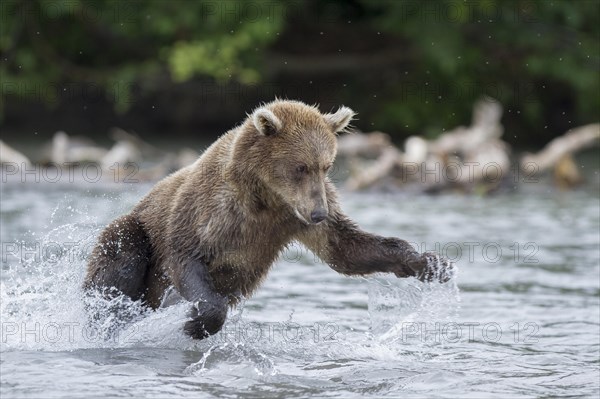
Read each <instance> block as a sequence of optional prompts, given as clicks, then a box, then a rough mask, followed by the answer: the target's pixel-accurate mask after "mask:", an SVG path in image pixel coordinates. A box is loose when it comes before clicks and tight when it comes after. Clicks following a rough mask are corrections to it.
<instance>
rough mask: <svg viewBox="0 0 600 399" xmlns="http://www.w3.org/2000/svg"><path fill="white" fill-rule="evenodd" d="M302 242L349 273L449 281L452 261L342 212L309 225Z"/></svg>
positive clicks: (325, 259)
mask: <svg viewBox="0 0 600 399" xmlns="http://www.w3.org/2000/svg"><path fill="white" fill-rule="evenodd" d="M299 239H300V241H301V242H302V243H303V244H304V245H306V246H307V247H308V248H309V249H310V250H311V251H313V252H314V253H315V254H316V255H317V256H319V257H320V258H321V259H322V260H324V261H325V262H327V263H328V264H329V266H330V267H331V268H332V269H334V270H335V271H337V272H339V273H342V274H346V275H367V274H371V273H378V272H384V273H394V274H395V275H396V276H398V277H411V276H415V277H417V278H418V279H420V280H428V281H429V280H434V279H435V280H439V281H441V282H446V281H448V280H449V279H450V277H451V275H452V270H453V266H452V264H451V263H450V262H449V261H447V260H445V259H443V258H440V257H438V256H437V255H435V254H432V253H428V252H426V253H423V254H420V253H419V252H417V251H416V250H415V249H414V248H413V247H412V246H411V245H410V244H409V243H408V242H406V241H404V240H401V239H399V238H396V237H381V236H378V235H375V234H370V233H367V232H365V231H362V230H361V229H359V228H358V226H357V225H356V224H355V223H354V222H352V221H351V220H350V219H349V218H347V217H346V216H345V215H343V214H342V213H341V212H339V211H334V212H331V213H330V215H329V217H328V218H327V220H326V221H325V222H324V223H321V224H320V225H318V226H315V227H311V228H308V229H307V230H306V231H305V232H303V234H302V235H301V236H300V237H299Z"/></svg>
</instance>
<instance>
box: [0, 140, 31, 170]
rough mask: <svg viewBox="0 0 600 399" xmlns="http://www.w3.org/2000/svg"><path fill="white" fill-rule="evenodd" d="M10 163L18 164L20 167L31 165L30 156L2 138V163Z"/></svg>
mask: <svg viewBox="0 0 600 399" xmlns="http://www.w3.org/2000/svg"><path fill="white" fill-rule="evenodd" d="M8 163H10V164H15V165H18V167H21V166H23V165H25V166H26V167H28V166H30V165H31V161H30V160H29V158H27V157H26V156H25V155H23V154H21V153H20V152H19V151H17V150H15V149H14V148H12V147H11V146H9V145H8V144H6V143H5V142H3V141H2V140H0V164H8Z"/></svg>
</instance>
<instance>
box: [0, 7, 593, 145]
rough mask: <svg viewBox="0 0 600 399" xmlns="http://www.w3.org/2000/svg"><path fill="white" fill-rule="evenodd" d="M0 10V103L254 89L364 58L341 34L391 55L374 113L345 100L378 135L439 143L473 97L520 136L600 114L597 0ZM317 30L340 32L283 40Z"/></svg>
mask: <svg viewBox="0 0 600 399" xmlns="http://www.w3.org/2000/svg"><path fill="white" fill-rule="evenodd" d="M323 10H327V11H329V13H328V14H327V13H325V14H326V15H323ZM332 10H333V12H331V11H332ZM0 12H1V16H0V74H1V76H0V78H1V81H2V96H1V99H2V101H6V100H7V99H8V98H14V97H19V96H20V97H35V96H38V97H39V98H34V100H41V101H45V102H47V103H48V104H49V105H55V104H58V103H59V100H60V96H59V95H58V93H57V92H58V90H53V89H52V88H54V89H56V88H60V87H62V85H65V84H71V83H73V82H80V83H93V84H94V85H97V86H98V87H101V88H102V89H103V90H104V92H105V93H106V96H107V98H108V99H109V100H110V101H112V102H113V103H114V105H115V108H116V109H117V110H118V111H121V112H125V111H127V110H128V108H129V105H130V104H131V102H132V96H133V95H134V93H133V89H134V88H135V89H136V90H138V89H139V90H140V92H141V93H144V92H145V90H154V91H157V92H160V91H161V90H164V89H165V88H166V87H168V86H170V85H173V84H179V83H184V82H186V81H189V80H191V79H195V78H198V77H210V78H213V79H214V80H215V81H216V82H217V83H219V84H226V83H227V82H230V81H234V82H239V83H241V84H256V83H260V81H265V80H267V79H277V76H275V77H274V76H268V75H267V74H268V73H269V72H268V71H270V70H271V69H269V68H266V66H267V65H266V62H265V55H266V54H268V52H269V51H271V49H276V51H278V52H280V53H284V54H285V53H289V54H295V55H298V54H300V55H302V54H310V55H311V57H319V56H320V55H324V54H329V55H330V53H332V52H333V51H334V50H331V49H335V51H336V52H337V51H338V48H341V47H344V48H348V49H349V50H348V51H349V52H350V51H352V48H353V46H354V47H355V48H359V47H361V46H363V47H364V44H361V43H360V40H356V43H353V42H351V41H348V40H347V38H346V37H345V36H344V33H343V32H348V29H349V27H350V26H351V27H352V29H356V30H360V33H359V34H358V37H359V39H360V38H361V34H364V36H365V37H366V36H367V34H369V35H371V36H369V37H372V35H374V34H375V33H376V32H379V33H380V34H381V35H382V36H381V37H385V38H386V40H387V42H388V43H392V45H391V47H392V48H394V49H395V51H397V52H400V53H401V56H402V59H401V62H398V63H397V64H396V65H393V64H392V69H391V70H390V66H389V65H388V66H385V67H378V68H379V69H374V70H372V71H369V72H367V74H366V75H369V74H370V75H373V76H377V77H381V79H385V84H383V85H380V86H379V87H377V88H376V90H375V91H376V93H367V94H376V97H377V100H376V102H377V105H376V106H374V105H372V103H373V101H370V100H369V99H370V98H371V96H365V91H366V90H370V87H369V83H368V76H367V77H365V76H364V75H365V74H362V75H361V73H362V72H358V73H356V74H354V75H351V76H353V77H356V79H353V81H351V82H348V83H349V84H348V87H347V88H346V89H345V90H344V93H345V95H347V96H348V97H349V98H345V99H342V100H346V101H348V102H350V103H353V104H355V105H356V106H359V107H362V108H361V110H362V111H363V115H364V116H367V117H368V118H369V122H372V124H373V125H375V126H377V127H378V128H380V129H384V130H389V131H391V132H403V131H404V132H409V131H410V132H415V131H417V132H423V133H427V134H429V135H437V134H439V133H440V132H441V131H443V130H444V129H448V128H452V127H454V126H456V125H457V124H464V123H468V119H469V116H470V113H471V107H472V104H473V102H474V101H475V100H476V99H477V98H479V97H481V96H482V95H489V96H491V97H494V98H497V99H498V100H500V101H501V102H502V103H503V104H504V105H505V107H506V109H507V112H512V113H513V115H517V114H518V115H519V116H518V119H519V122H520V123H521V127H522V128H523V129H540V128H541V127H542V126H544V125H546V124H547V120H548V119H550V118H552V117H553V113H556V112H557V106H561V107H567V108H572V109H573V110H574V113H575V114H576V116H577V120H578V121H581V122H584V123H587V122H591V121H594V120H595V119H597V111H598V109H600V94H599V93H600V86H599V79H598V72H599V66H600V54H599V52H600V49H599V43H600V2H598V1H596V0H578V1H563V0H553V1H532V0H523V1H517V0H481V1H471V0H468V1H462V0H439V1H430V0H423V1H418V0H406V1H404V0H397V1H396V0H387V1H372V0H352V1H342V0H328V1H327V2H325V3H323V2H319V1H316V0H312V1H309V0H307V1H302V2H292V3H290V2H287V1H285V0H252V1H243V0H225V1H212V0H211V1H206V0H202V1H201V0H173V1H169V0H158V1H132V2H127V1H118V0H31V1H30V0H4V1H2V3H1V6H0ZM350 20H352V22H353V24H352V25H349V24H348V23H349V21H350ZM324 28H325V29H324ZM344 29H346V30H345V31H344ZM319 30H330V31H337V32H342V34H337V35H335V34H334V35H329V36H322V38H323V39H322V41H320V42H319V43H316V42H314V41H303V40H295V41H293V40H292V41H291V42H289V43H288V42H287V41H286V42H282V41H283V40H288V38H289V37H290V36H291V37H293V36H294V32H296V35H297V36H298V35H300V36H301V35H303V34H305V32H309V31H316V32H318V31H319ZM298 32H300V33H298ZM280 33H281V35H280ZM285 33H287V34H288V36H286V39H282V37H283V36H284V34H285ZM365 40H366V39H365ZM369 40H371V39H369ZM327 41H329V45H325V44H326V42H327ZM324 43H325V44H324ZM371 45H374V42H373V41H372V40H371V42H367V46H371ZM388 47H390V45H389V44H388ZM323 49H325V50H323ZM327 49H329V50H327ZM340 51H341V50H340ZM373 51H374V52H377V50H376V49H375V50H373ZM369 56H370V53H368V52H367V53H365V55H364V57H365V58H369ZM398 65H401V66H398ZM386 68H387V69H386ZM384 72H385V78H383V75H382V74H383V73H384ZM335 77H336V76H334V77H333V78H335ZM307 80H309V79H307ZM45 89H46V90H45ZM40 93H43V94H42V95H40ZM282 94H283V95H285V93H282ZM565 101H566V102H570V103H569V104H565ZM369 110H370V111H369ZM0 112H1V111H0ZM531 134H534V133H531Z"/></svg>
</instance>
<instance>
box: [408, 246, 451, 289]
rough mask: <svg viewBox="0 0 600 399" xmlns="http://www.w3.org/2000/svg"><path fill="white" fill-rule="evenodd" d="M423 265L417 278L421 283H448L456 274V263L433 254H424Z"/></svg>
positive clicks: (422, 257) (422, 256) (421, 263)
mask: <svg viewBox="0 0 600 399" xmlns="http://www.w3.org/2000/svg"><path fill="white" fill-rule="evenodd" d="M419 263H420V265H422V268H421V269H420V271H418V272H417V275H416V277H417V278H418V279H419V280H421V281H439V282H440V283H446V282H448V281H450V280H451V279H452V277H453V276H454V274H455V272H456V267H455V266H454V263H452V262H450V261H449V260H448V259H446V258H443V257H441V256H440V255H438V254H435V253H433V252H424V253H423V254H422V255H421V262H419Z"/></svg>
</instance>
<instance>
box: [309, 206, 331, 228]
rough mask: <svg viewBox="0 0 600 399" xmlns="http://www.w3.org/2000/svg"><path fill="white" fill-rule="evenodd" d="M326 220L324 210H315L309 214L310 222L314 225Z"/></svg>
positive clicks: (325, 211)
mask: <svg viewBox="0 0 600 399" xmlns="http://www.w3.org/2000/svg"><path fill="white" fill-rule="evenodd" d="M325 218H327V210H326V209H324V208H318V209H315V210H314V211H312V212H311V213H310V220H311V222H313V223H314V224H319V223H321V222H322V221H323V220H325Z"/></svg>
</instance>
